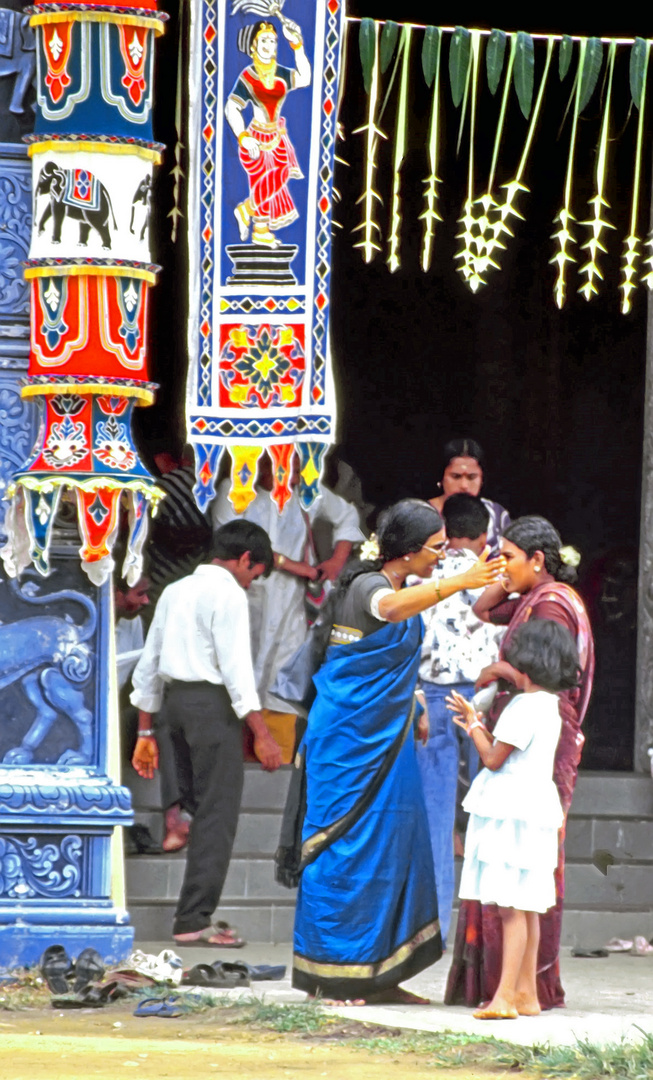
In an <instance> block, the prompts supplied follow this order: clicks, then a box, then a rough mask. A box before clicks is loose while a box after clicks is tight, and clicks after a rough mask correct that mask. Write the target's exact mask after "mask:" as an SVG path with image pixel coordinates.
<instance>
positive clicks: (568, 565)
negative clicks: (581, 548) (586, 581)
mask: <svg viewBox="0 0 653 1080" xmlns="http://www.w3.org/2000/svg"><path fill="white" fill-rule="evenodd" d="M503 538H504V540H509V541H510V543H511V544H514V545H515V547H518V548H519V549H520V550H521V551H523V552H524V553H525V554H526V555H527V556H528V558H529V559H532V558H533V555H534V554H535V552H536V551H541V552H542V554H543V555H544V566H545V568H546V569H547V570H548V571H549V573H550V574H551V576H552V577H554V578H555V579H556V581H564V582H566V583H567V584H568V585H572V584H573V583H574V581H575V580H576V578H577V577H578V575H577V573H576V567H577V566H578V564H579V562H580V555H579V553H578V552H577V551H576V549H575V548H572V547H563V545H562V540H561V539H560V533H559V532H558V530H557V529H554V527H553V525H552V524H551V522H550V521H547V520H546V518H543V517H538V516H537V515H535V514H532V515H530V516H528V517H520V518H517V520H516V521H513V522H511V524H510V525H509V526H508V528H507V529H506V531H505V532H504V534H503Z"/></svg>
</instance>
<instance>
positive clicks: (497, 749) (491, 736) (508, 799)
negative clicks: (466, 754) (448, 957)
mask: <svg viewBox="0 0 653 1080" xmlns="http://www.w3.org/2000/svg"><path fill="white" fill-rule="evenodd" d="M506 660H507V661H508V662H509V663H510V664H512V666H513V667H514V668H516V669H517V670H518V671H520V672H521V673H522V674H523V675H524V676H525V682H524V690H523V692H520V693H518V694H517V695H516V696H515V697H514V698H513V700H512V701H511V702H510V703H509V704H508V705H507V706H506V708H505V709H504V711H503V712H502V714H501V716H500V718H499V720H498V721H497V724H496V726H495V728H494V731H493V733H490V732H489V731H488V729H487V728H486V727H485V725H484V724H483V722H482V716H481V714H480V713H477V712H476V710H475V709H474V706H473V705H472V703H471V702H469V701H467V700H466V699H465V698H463V697H462V696H461V695H460V694H458V693H456V692H455V691H453V692H452V694H451V695H450V697H449V698H448V699H447V701H448V708H449V709H451V712H452V713H453V714H454V721H455V723H457V724H458V725H459V726H460V727H462V728H464V730H465V731H466V732H467V734H468V735H469V736H470V738H471V739H472V740H473V742H474V745H475V747H476V749H477V750H478V752H479V755H480V758H481V761H482V763H483V765H485V769H482V770H481V772H480V773H479V775H478V776H477V777H476V779H475V780H474V782H473V784H472V786H471V788H470V791H469V794H468V796H467V798H466V799H465V801H464V803H463V806H464V808H465V810H467V811H468V813H469V814H470V819H469V825H468V828H467V839H466V842H465V862H464V864H463V872H462V878H461V882H460V894H459V895H460V898H461V900H479V901H480V902H481V903H482V904H497V906H498V908H499V914H500V917H501V921H502V924H503V956H502V964H501V980H500V982H499V986H498V987H497V990H496V993H495V995H494V997H493V999H492V1001H490V1002H489V1004H488V1005H486V1006H485V1007H484V1008H481V1009H479V1010H477V1012H475V1013H474V1016H475V1017H476V1018H477V1019H480V1020H498V1019H501V1020H514V1019H516V1018H517V1016H535V1015H537V1014H538V1013H539V1012H540V1005H539V1002H538V1000H537V990H536V982H535V975H536V968H537V951H538V945H539V940H540V923H539V912H545V911H547V910H548V909H549V908H550V907H553V905H554V904H555V886H554V878H553V872H554V869H555V867H556V865H557V862H558V830H559V828H560V826H561V825H562V822H563V813H562V808H561V806H560V799H559V797H558V792H557V789H556V786H555V784H554V782H553V759H554V755H555V751H556V747H557V744H558V739H559V737H560V727H561V721H560V714H559V711H558V698H557V696H556V695H557V693H558V692H559V691H561V690H566V689H569V688H570V687H572V686H575V685H576V684H577V681H578V671H579V660H578V652H577V650H576V645H575V643H574V640H573V638H572V636H571V634H570V633H569V631H568V630H566V629H565V627H563V626H560V624H559V623H555V622H552V621H550V620H548V619H532V620H531V621H529V622H527V623H525V624H524V625H523V626H521V627H520V628H519V629H518V630H517V631H516V632H515V634H514V636H513V640H512V641H511V643H510V647H509V650H508V651H507V653H506Z"/></svg>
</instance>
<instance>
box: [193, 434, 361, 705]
mask: <svg viewBox="0 0 653 1080" xmlns="http://www.w3.org/2000/svg"><path fill="white" fill-rule="evenodd" d="M290 483H291V487H292V496H291V498H290V499H289V500H288V502H287V503H286V505H285V507H284V510H283V513H282V514H280V513H279V511H278V508H277V505H276V503H275V502H274V500H273V499H272V497H271V495H270V492H271V491H272V486H273V474H272V462H271V460H270V457H269V455H268V454H267V453H266V454H263V455H262V456H261V458H260V460H259V465H258V475H257V482H256V498H255V499H254V500H253V501H252V502H251V503H250V504H249V506H248V507H247V509H246V510H245V512H244V514H242V515H241V516H240V517H239V518H238V520H240V521H242V520H244V519H246V520H248V521H255V522H256V523H257V524H258V525H260V526H261V527H262V528H263V529H265V531H266V533H267V534H268V536H269V537H270V542H271V544H272V548H273V550H274V571H273V573H272V574H271V575H270V577H269V578H268V579H267V581H258V582H257V583H256V585H254V587H253V588H252V589H251V591H250V593H249V596H248V601H249V610H250V619H251V629H252V655H253V657H254V674H255V676H256V685H257V687H258V691H259V694H260V695H261V701H262V703H263V706H264V708H265V709H267V710H269V711H270V712H272V713H274V712H277V713H281V714H285V713H286V709H287V706H286V704H285V702H283V701H281V700H280V699H279V698H276V697H275V696H274V694H271V693H270V687H271V686H272V685H273V684H274V680H275V677H276V675H277V673H278V671H279V670H280V669H281V668H282V667H283V665H284V664H285V663H286V661H287V660H289V659H290V657H291V656H293V655H294V654H295V653H296V652H297V650H298V649H299V647H300V645H302V643H303V642H304V641H305V639H306V634H307V633H308V623H307V618H306V606H305V595H306V584H307V581H318V580H319V581H323V582H325V583H326V582H334V581H336V579H337V578H338V576H339V574H340V573H341V571H342V569H343V567H344V565H345V563H346V562H347V559H348V558H349V556H350V555H351V550H352V547H353V545H354V544H360V543H362V542H363V540H364V539H365V537H364V535H363V533H362V532H361V530H360V528H359V521H358V512H357V510H356V508H355V507H354V506H352V505H351V504H350V503H348V502H347V501H346V500H345V499H343V498H341V497H340V496H339V495H335V494H334V492H332V491H329V489H328V488H327V487H324V485H323V484H320V493H319V495H318V497H317V498H316V499H315V501H314V502H313V504H312V506H311V507H310V509H309V510H304V509H302V506H301V503H300V501H299V489H298V484H299V460H298V458H297V456H296V455H295V457H294V460H293V474H292V479H291V482H290ZM229 488H230V481H229V480H228V479H227V480H223V481H222V483H220V484H219V485H218V489H217V494H216V498H215V499H214V501H213V503H212V504H211V517H212V520H213V527H214V529H217V528H218V527H219V526H221V525H224V523H225V522H226V521H232V520H233V519H234V518H235V517H236V515H235V511H234V509H233V507H232V505H231V503H230V502H229V498H228V495H229ZM316 524H319V525H326V526H328V527H329V531H330V533H331V535H330V545H329V546H330V548H331V550H330V551H329V553H328V555H329V557H328V558H323V560H322V561H321V562H318V558H319V557H318V556H316V553H315V552H314V551H311V550H310V548H311V546H312V545H311V534H312V532H313V530H314V528H315V525H316ZM322 554H326V553H322ZM315 563H317V565H314V564H315Z"/></svg>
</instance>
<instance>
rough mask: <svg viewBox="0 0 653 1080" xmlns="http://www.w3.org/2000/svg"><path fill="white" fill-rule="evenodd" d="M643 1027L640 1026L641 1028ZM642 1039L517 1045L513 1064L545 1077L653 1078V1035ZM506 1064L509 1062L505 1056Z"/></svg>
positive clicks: (512, 1055)
mask: <svg viewBox="0 0 653 1080" xmlns="http://www.w3.org/2000/svg"><path fill="white" fill-rule="evenodd" d="M640 1030H641V1029H640ZM642 1035H643V1036H644V1038H643V1039H642V1040H641V1041H640V1042H636V1043H630V1042H620V1043H611V1044H609V1045H608V1046H596V1045H595V1044H594V1043H590V1042H587V1041H585V1040H580V1041H579V1042H577V1043H576V1045H575V1046H545V1047H541V1046H532V1047H522V1046H515V1047H512V1048H511V1051H512V1053H511V1058H512V1063H515V1064H518V1065H519V1066H521V1068H524V1069H530V1070H531V1071H533V1072H539V1073H540V1075H542V1076H543V1077H558V1076H561V1077H565V1076H574V1077H583V1078H587V1080H602V1078H603V1077H610V1078H611V1080H651V1077H653V1035H649V1034H647V1033H646V1032H644V1031H642ZM501 1060H502V1063H503V1064H508V1059H507V1057H503V1058H502V1059H501Z"/></svg>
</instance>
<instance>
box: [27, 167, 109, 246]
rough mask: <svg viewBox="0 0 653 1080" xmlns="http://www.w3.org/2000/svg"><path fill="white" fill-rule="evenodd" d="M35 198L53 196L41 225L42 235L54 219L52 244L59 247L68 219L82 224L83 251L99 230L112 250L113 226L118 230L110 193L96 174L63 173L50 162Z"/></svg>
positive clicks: (78, 170)
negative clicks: (93, 234)
mask: <svg viewBox="0 0 653 1080" xmlns="http://www.w3.org/2000/svg"><path fill="white" fill-rule="evenodd" d="M34 194H35V197H36V198H38V197H39V195H46V194H49V196H50V199H49V202H48V205H47V206H46V208H45V210H44V211H43V214H42V215H41V220H40V221H39V225H38V231H39V234H40V233H42V232H43V230H44V228H45V226H46V223H47V222H48V221H49V220H50V218H52V222H53V225H52V243H53V244H59V243H60V242H61V229H62V226H63V223H64V221H65V219H66V217H68V218H70V220H71V221H79V243H80V246H81V247H85V246H86V244H87V243H88V238H89V234H90V232H91V229H95V230H96V231H97V233H98V234H99V236H100V239H101V240H102V247H103V248H107V249H109V250H110V249H111V231H110V230H111V224H113V228H114V229H117V227H118V226H117V224H116V218H115V215H114V212H113V207H112V205H111V198H110V196H109V192H108V191H107V189H106V188H105V186H104V184H102V183H101V182H100V181H99V180H98V179H97V177H96V176H94V175H93V173H91V172H88V170H87V169H63V168H61V166H60V165H58V164H57V162H56V161H46V163H45V165H44V166H43V169H42V170H41V175H40V176H39V179H38V183H37V185H36V189H35V192H34ZM34 217H35V218H36V214H35V215H34Z"/></svg>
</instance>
